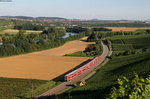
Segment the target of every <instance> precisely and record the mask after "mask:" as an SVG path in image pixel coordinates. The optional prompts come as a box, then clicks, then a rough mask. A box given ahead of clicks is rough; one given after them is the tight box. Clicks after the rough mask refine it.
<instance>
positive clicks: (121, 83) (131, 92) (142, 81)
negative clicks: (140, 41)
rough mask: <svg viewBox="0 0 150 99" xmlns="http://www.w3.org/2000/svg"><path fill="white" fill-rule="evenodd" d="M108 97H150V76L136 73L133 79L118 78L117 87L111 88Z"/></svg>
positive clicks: (113, 98) (132, 98)
mask: <svg viewBox="0 0 150 99" xmlns="http://www.w3.org/2000/svg"><path fill="white" fill-rule="evenodd" d="M111 90H112V91H111V93H110V95H109V97H108V99H120V98H121V99H150V76H148V77H147V78H142V77H139V76H138V75H135V77H133V78H132V79H127V78H126V77H122V78H121V79H118V84H117V87H113V88H112V89H111Z"/></svg>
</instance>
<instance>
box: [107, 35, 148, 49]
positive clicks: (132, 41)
mask: <svg viewBox="0 0 150 99" xmlns="http://www.w3.org/2000/svg"><path fill="white" fill-rule="evenodd" d="M131 37H132V38H131ZM110 39H111V41H112V47H113V50H114V51H125V50H132V49H144V48H150V43H149V42H150V35H144V36H143V35H142V36H125V37H123V36H120V37H116V38H114V37H112V38H110Z"/></svg>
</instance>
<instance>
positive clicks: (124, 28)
mask: <svg viewBox="0 0 150 99" xmlns="http://www.w3.org/2000/svg"><path fill="white" fill-rule="evenodd" d="M106 28H109V29H112V31H136V30H139V29H150V27H106Z"/></svg>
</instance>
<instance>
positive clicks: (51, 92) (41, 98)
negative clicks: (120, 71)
mask: <svg viewBox="0 0 150 99" xmlns="http://www.w3.org/2000/svg"><path fill="white" fill-rule="evenodd" d="M108 53H109V49H108V47H107V46H106V45H104V44H103V53H102V54H101V59H100V60H99V61H98V62H97V63H96V64H94V65H93V66H91V67H90V68H89V69H88V70H85V71H83V72H82V73H81V74H80V75H77V76H75V77H74V78H73V79H72V80H70V81H68V82H63V83H61V84H60V85H58V86H56V87H54V88H52V89H50V90H48V91H47V92H45V93H43V94H41V95H39V96H37V97H35V98H34V99H45V98H46V97H49V96H53V95H56V94H57V93H58V92H60V91H62V90H64V89H66V88H68V85H71V84H74V83H76V82H78V81H79V80H80V79H82V78H84V77H85V76H86V75H88V74H89V73H90V72H91V71H92V70H94V69H95V68H96V67H97V66H98V65H100V64H101V63H102V62H103V61H104V60H105V58H106V56H107V55H108Z"/></svg>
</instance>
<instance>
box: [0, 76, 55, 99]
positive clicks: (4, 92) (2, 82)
mask: <svg viewBox="0 0 150 99" xmlns="http://www.w3.org/2000/svg"><path fill="white" fill-rule="evenodd" d="M54 85H55V82H52V81H45V80H34V79H14V78H0V99H21V98H23V97H32V96H33V95H37V94H39V93H41V92H43V91H45V90H47V89H49V88H50V87H52V86H54Z"/></svg>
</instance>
